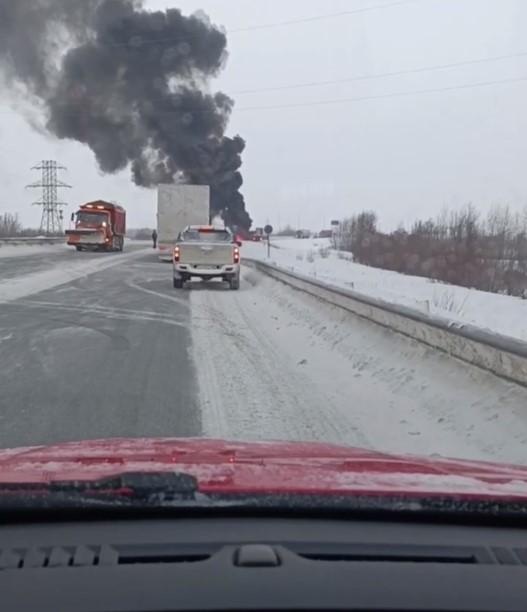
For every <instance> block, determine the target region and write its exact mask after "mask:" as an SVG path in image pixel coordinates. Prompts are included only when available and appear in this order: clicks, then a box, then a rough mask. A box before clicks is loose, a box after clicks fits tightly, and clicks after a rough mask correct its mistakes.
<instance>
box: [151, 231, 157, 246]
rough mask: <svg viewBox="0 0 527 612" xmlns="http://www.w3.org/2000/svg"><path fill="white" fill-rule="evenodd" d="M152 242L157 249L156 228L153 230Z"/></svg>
mask: <svg viewBox="0 0 527 612" xmlns="http://www.w3.org/2000/svg"><path fill="white" fill-rule="evenodd" d="M152 242H153V243H154V246H153V248H154V249H157V232H156V230H154V231H153V232H152Z"/></svg>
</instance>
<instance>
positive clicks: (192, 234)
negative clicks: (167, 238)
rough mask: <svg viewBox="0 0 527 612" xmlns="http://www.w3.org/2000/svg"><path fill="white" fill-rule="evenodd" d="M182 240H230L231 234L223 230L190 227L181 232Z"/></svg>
mask: <svg viewBox="0 0 527 612" xmlns="http://www.w3.org/2000/svg"><path fill="white" fill-rule="evenodd" d="M181 240H182V242H232V234H231V233H230V232H227V231H225V230H195V229H190V230H187V231H185V232H183V233H182V234H181Z"/></svg>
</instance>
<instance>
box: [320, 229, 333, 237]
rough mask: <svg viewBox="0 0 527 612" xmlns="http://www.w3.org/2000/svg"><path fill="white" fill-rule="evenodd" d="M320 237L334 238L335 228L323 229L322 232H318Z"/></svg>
mask: <svg viewBox="0 0 527 612" xmlns="http://www.w3.org/2000/svg"><path fill="white" fill-rule="evenodd" d="M318 237H319V238H332V237H333V230H322V231H321V232H319V233H318Z"/></svg>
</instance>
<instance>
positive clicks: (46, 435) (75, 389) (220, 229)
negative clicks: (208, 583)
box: [0, 0, 527, 511]
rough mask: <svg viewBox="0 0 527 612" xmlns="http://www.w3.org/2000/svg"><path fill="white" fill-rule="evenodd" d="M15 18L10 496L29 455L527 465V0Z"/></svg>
mask: <svg viewBox="0 0 527 612" xmlns="http://www.w3.org/2000/svg"><path fill="white" fill-rule="evenodd" d="M0 15H1V18H0V79H1V84H2V86H1V90H0V107H1V108H0V134H1V146H0V157H1V164H0V176H1V178H2V182H1V184H2V198H1V201H0V511H1V484H2V469H3V468H2V465H3V464H2V457H3V456H7V455H2V453H3V452H4V451H5V450H6V449H16V448H20V447H24V448H25V447H34V446H38V447H40V446H44V447H48V446H50V445H58V446H57V447H54V449H53V450H52V451H50V453H51V454H50V455H47V456H48V458H49V462H48V463H49V470H48V468H47V467H46V466H42V471H43V474H44V475H47V474H48V473H51V472H53V473H57V474H58V477H57V479H58V481H59V482H60V481H62V480H63V479H64V478H67V477H68V473H67V472H68V470H67V469H66V468H64V467H62V468H61V465H62V464H61V463H60V462H58V461H56V460H53V458H52V454H53V453H55V455H56V456H60V455H61V453H62V452H66V451H64V447H63V446H62V445H64V444H70V445H71V446H67V452H68V453H70V454H71V456H73V455H75V456H77V457H78V456H83V453H86V456H87V457H88V456H89V457H88V458H87V459H86V463H89V462H90V461H92V460H93V461H94V462H97V461H100V457H101V455H104V457H108V462H109V465H112V466H113V465H117V466H120V468H121V467H122V469H123V470H124V469H125V468H131V469H132V468H133V469H132V471H134V473H137V472H141V470H143V469H147V468H148V466H147V464H148V465H150V466H151V467H152V466H157V468H156V469H160V466H161V468H162V469H169V470H175V469H176V468H175V467H174V462H175V463H177V470H178V471H181V472H184V471H185V469H186V465H187V464H183V463H181V462H182V461H183V460H182V457H183V455H185V454H188V455H192V456H193V457H195V459H196V460H195V462H194V464H193V465H194V468H193V469H197V468H195V466H196V465H200V462H199V458H198V455H199V456H202V455H200V453H205V454H206V453H209V451H210V453H209V455H207V459H206V460H207V461H208V460H209V459H210V457H211V456H214V457H215V461H216V464H215V465H216V467H217V466H218V465H221V466H222V469H224V472H225V473H228V474H230V470H236V469H240V467H239V466H240V465H243V461H248V462H250V461H252V460H253V459H254V457H255V456H258V457H260V468H258V469H261V474H260V476H258V469H256V468H255V469H254V470H253V471H250V474H251V478H254V479H255V481H256V480H258V481H260V480H261V482H262V483H265V485H266V486H267V485H268V488H269V490H277V489H276V487H275V485H274V484H273V482H272V481H271V477H272V476H273V475H276V473H275V472H273V471H272V469H271V468H270V467H269V466H270V464H272V463H273V461H274V460H275V459H274V458H276V457H286V458H289V459H290V461H291V462H292V463H294V464H295V470H296V469H298V470H312V480H310V481H309V482H310V483H312V484H313V483H315V484H316V482H318V484H321V483H322V481H324V474H323V470H322V469H315V468H314V467H313V466H314V465H315V464H316V463H317V462H319V464H318V465H319V467H320V462H322V463H324V457H325V458H326V459H327V466H328V469H329V470H331V471H332V474H331V478H330V477H329V476H328V477H327V479H326V483H327V482H331V483H337V485H338V486H339V487H340V489H339V490H340V491H341V490H342V486H344V487H345V488H346V487H348V485H349V486H350V487H351V486H352V485H353V487H359V488H360V487H362V486H364V487H366V485H367V484H368V483H370V484H372V483H374V482H376V483H377V484H376V486H381V484H382V482H386V481H383V477H382V475H379V474H377V479H376V480H375V479H374V478H373V476H372V470H373V468H372V467H371V465H372V463H369V462H368V461H369V460H367V457H372V456H373V455H368V453H384V454H389V455H390V456H392V457H394V459H393V461H388V460H385V461H384V462H383V464H382V465H383V469H384V470H386V471H388V472H390V478H389V479H388V480H389V483H390V487H392V488H393V487H395V489H397V491H398V492H400V491H403V490H412V491H414V492H415V491H417V490H420V489H419V487H420V485H421V484H423V485H426V486H427V487H429V486H430V484H431V483H433V484H434V486H435V485H436V484H437V482H436V480H434V479H435V478H438V479H440V478H444V480H442V481H441V483H439V484H440V485H441V487H440V488H441V491H443V492H444V491H445V487H446V489H448V487H449V486H450V487H451V489H450V490H453V488H452V487H454V484H455V485H456V486H457V487H458V489H456V490H459V487H461V488H462V487H463V486H464V485H463V483H464V482H466V481H463V480H462V479H463V478H465V477H467V478H479V472H478V475H476V476H474V473H473V472H470V470H468V472H467V473H464V472H463V471H462V468H461V467H457V468H456V470H457V476H456V478H457V479H458V480H457V481H455V480H454V476H452V474H450V473H449V471H448V470H449V469H450V468H449V467H448V466H449V465H450V464H448V461H445V462H443V463H441V464H440V468H439V467H438V468H437V470H438V471H434V469H433V468H430V470H429V471H430V472H431V473H432V474H431V475H430V474H428V475H427V476H426V477H425V476H423V477H422V478H421V480H419V483H418V484H419V486H418V485H417V484H416V482H417V480H415V479H413V477H414V473H413V471H412V470H414V471H415V470H417V471H418V469H420V468H418V467H416V465H417V464H416V463H414V462H412V461H410V463H409V464H405V461H404V460H401V459H400V458H401V457H407V456H408V455H410V456H412V457H413V456H415V457H417V458H420V459H421V458H425V459H426V460H427V461H429V462H431V464H433V465H438V462H439V458H441V457H442V458H445V457H446V458H451V459H453V460H455V461H462V460H466V461H470V462H480V461H484V462H490V463H493V464H499V465H500V466H504V465H513V466H517V465H520V466H527V111H526V109H527V36H526V35H527V1H525V0H499V1H498V0H403V1H399V0H327V2H322V1H321V0H282V1H281V2H278V1H275V2H264V1H260V2H256V1H251V2H248V1H245V0H111V1H110V0H0ZM103 209H104V210H103ZM77 211H80V212H77ZM89 211H93V212H89ZM104 222H106V224H107V225H106V226H105V227H104V228H102V227H101V226H102V224H103V223H104ZM216 243H220V246H217V244H216ZM189 245H191V246H189ZM215 247H217V248H215ZM165 439H170V440H171V442H170V443H169V442H167V443H166V444H167V447H168V446H170V448H171V449H172V450H171V451H170V453H169V455H170V457H172V456H173V457H174V460H173V462H172V459H167V458H166V457H167V456H166V455H163V453H164V450H163V448H164V447H163V444H161V445H160V446H157V445H156V444H155V443H152V440H154V442H156V441H159V440H165ZM173 439H184V440H185V441H186V443H188V445H186V446H185V451H184V453H183V451H181V452H180V451H179V450H178V449H179V448H180V447H178V446H177V445H176V446H174V445H173V442H172V441H173ZM116 440H119V441H120V442H119V443H117V442H116ZM210 440H215V441H218V442H217V444H218V445H220V443H221V444H225V445H227V446H226V447H223V446H222V447H221V449H220V450H218V448H219V446H214V445H213V447H212V450H211V448H209V447H205V446H202V445H200V443H201V442H203V444H205V441H210ZM94 441H98V442H97V443H94ZM130 441H133V444H132V443H131V442H130ZM271 442H272V444H273V446H272V457H273V458H270V455H266V454H265V451H266V448H267V449H268V450H269V448H270V447H266V445H267V444H270V443H271ZM99 443H100V444H103V446H102V447H99V446H98V444H99ZM245 443H247V444H248V445H249V446H243V448H241V447H237V446H236V444H245ZM257 443H261V445H260V446H258V445H257ZM284 444H285V445H286V446H284ZM232 445H233V446H232ZM298 445H301V446H300V449H301V452H300V451H299V450H298V449H299V446H298ZM140 447H141V448H143V449H152V448H155V452H153V451H152V452H150V451H148V452H147V450H144V455H143V454H142V451H141V450H140ZM335 447H337V448H338V449H343V450H342V452H343V453H344V454H345V457H346V460H345V462H343V463H342V464H339V460H338V457H340V456H341V455H339V453H340V452H341V451H340V450H339V451H336V450H335ZM101 448H103V450H102V451H101V450H100V449H101ZM131 448H133V454H134V456H135V457H136V458H137V457H138V456H140V457H141V462H139V463H137V462H131V463H130V461H131V460H130V455H126V454H127V453H132V451H131V450H130V449H131ZM249 448H252V449H253V450H252V451H251V450H249ZM97 449H99V450H97ZM192 449H195V450H192ZM98 453H99V454H98ZM194 453H197V455H195V454H194ZM365 453H366V454H365ZM123 454H125V455H126V456H127V457H128V458H127V459H123V458H122V457H123ZM159 454H161V455H163V457H165V459H164V460H163V461H162V462H157V463H156V461H155V460H154V458H155V457H157V456H158V455H159ZM144 457H146V459H144ZM336 457H337V458H336ZM376 457H377V458H378V456H377V455H376ZM143 459H144V462H142V461H143ZM20 460H21V459H20ZM72 461H73V462H75V460H74V459H72ZM112 461H115V464H114V463H111V462H112ZM134 461H135V460H134ZM277 461H278V459H277ZM372 461H373V459H372ZM171 462H172V463H171ZM81 463H82V462H81ZM213 463H214V462H213ZM337 464H338V467H336V466H337ZM405 465H406V467H405ZM419 465H421V464H419ZM457 465H458V464H457V463H456V466H457ZM478 465H479V464H478ZM167 466H169V467H167ZM225 466H226V467H225ZM26 468H27V466H26V467H24V469H26ZM120 468H119V469H120ZM13 469H14V468H13ZM61 469H62V470H64V471H63V472H62V473H61ZM79 469H80V468H79ZM189 469H190V468H189ZM214 469H216V468H214ZM218 469H219V468H218ZM467 469H468V468H467ZM482 469H483V468H482ZM503 469H504V471H505V473H506V474H508V476H504V477H503V478H504V479H505V481H506V482H507V483H508V482H509V481H508V480H507V478H509V479H510V480H514V479H513V478H512V477H511V476H510V472H507V471H506V470H505V468H503ZM35 470H36V468H35ZM94 470H95V468H94ZM333 470H337V471H338V470H341V471H345V472H346V471H347V470H358V471H359V472H361V470H362V472H364V474H365V476H364V479H365V480H364V481H361V478H360V477H358V476H356V477H355V478H351V477H349V478H346V479H345V480H343V481H341V483H340V484H338V481H339V479H338V478H336V477H335V474H334V472H333ZM36 471H37V472H38V470H36ZM54 471H55V472H54ZM198 472H199V470H198ZM13 473H14V474H15V476H16V474H18V473H19V472H18V471H15V472H13ZM247 473H249V471H248V472H247ZM346 473H347V472H346ZM469 473H470V474H471V475H470V474H469ZM310 474H311V473H310ZM438 474H439V476H438ZM467 474H469V475H467ZM521 474H522V475H521V477H518V478H519V480H517V481H516V484H514V485H513V484H511V485H510V486H511V487H513V486H514V491H516V492H517V491H518V490H519V489H521V490H523V489H522V487H523V484H522V483H523V478H524V476H523V472H522V473H521ZM348 475H349V474H348ZM216 476H217V475H211V476H210V479H209V481H210V482H216V480H217V481H218V482H219V483H220V484H219V485H218V486H223V485H221V483H223V484H225V481H226V480H228V478H230V476H225V478H224V477H223V476H221V477H220V476H217V477H216ZM264 476H265V477H264ZM297 476H298V478H297ZM428 476H429V477H428ZM196 477H197V478H198V480H199V477H200V474H199V473H197V476H196ZM12 478H13V476H11V479H12ZM42 478H44V476H42ZM248 478H249V477H248ZM309 478H311V476H309V477H308V476H306V473H305V472H302V474H301V475H295V474H292V473H290V474H289V476H288V478H286V479H285V481H284V483H285V484H283V485H281V486H286V485H287V486H290V487H291V488H292V487H293V484H292V483H293V482H294V481H295V482H296V481H298V482H301V483H305V482H306V481H307V480H309ZM233 481H235V482H238V480H237V479H236V478H234V477H233ZM366 481H367V482H366ZM243 482H244V483H245V484H244V486H245V485H246V483H247V482H248V481H243ZM342 482H344V483H345V484H344V485H342ZM481 482H484V480H483V479H482V480H481ZM518 482H519V483H520V484H518ZM350 483H351V484H350ZM456 483H457V484H456ZM460 483H461V484H460ZM478 483H479V480H478ZM439 484H437V486H438V487H439ZM487 485H488V482H487V484H486V485H485V486H487ZM211 486H212V485H211ZM225 486H226V485H225ZM262 486H263V485H262ZM313 486H314V484H313ZM481 486H482V487H483V486H484V485H483V484H482V485H481ZM488 486H490V485H488ZM500 486H501V485H500ZM500 486H498V485H496V487H495V488H494V489H492V490H490V489H487V490H490V493H489V495H491V496H492V495H494V493H495V492H496V491H498V490H501V491H506V490H507V486H508V485H507V486H506V485H505V484H504V485H503V487H501V488H500ZM273 487H274V488H273ZM432 488H433V487H432ZM319 490H320V491H323V492H325V491H326V489H324V487H322V488H320V489H319ZM349 490H351V489H349V488H348V489H346V491H348V492H349ZM356 490H357V489H353V491H355V492H356ZM391 490H392V489H391ZM426 490H427V491H429V488H427V489H426ZM470 490H471V491H478V492H480V491H481V490H482V489H481V488H480V487H479V486H475V484H474V482H473V481H471V487H470ZM525 495H526V498H527V485H526V487H525Z"/></svg>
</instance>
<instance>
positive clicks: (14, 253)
mask: <svg viewBox="0 0 527 612" xmlns="http://www.w3.org/2000/svg"><path fill="white" fill-rule="evenodd" d="M65 249H70V250H71V247H69V246H68V245H67V244H66V243H64V244H19V245H14V244H2V242H1V241H0V259H11V258H12V257H30V256H31V255H41V254H42V255H52V254H53V253H62V252H63V251H64V250H65Z"/></svg>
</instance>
